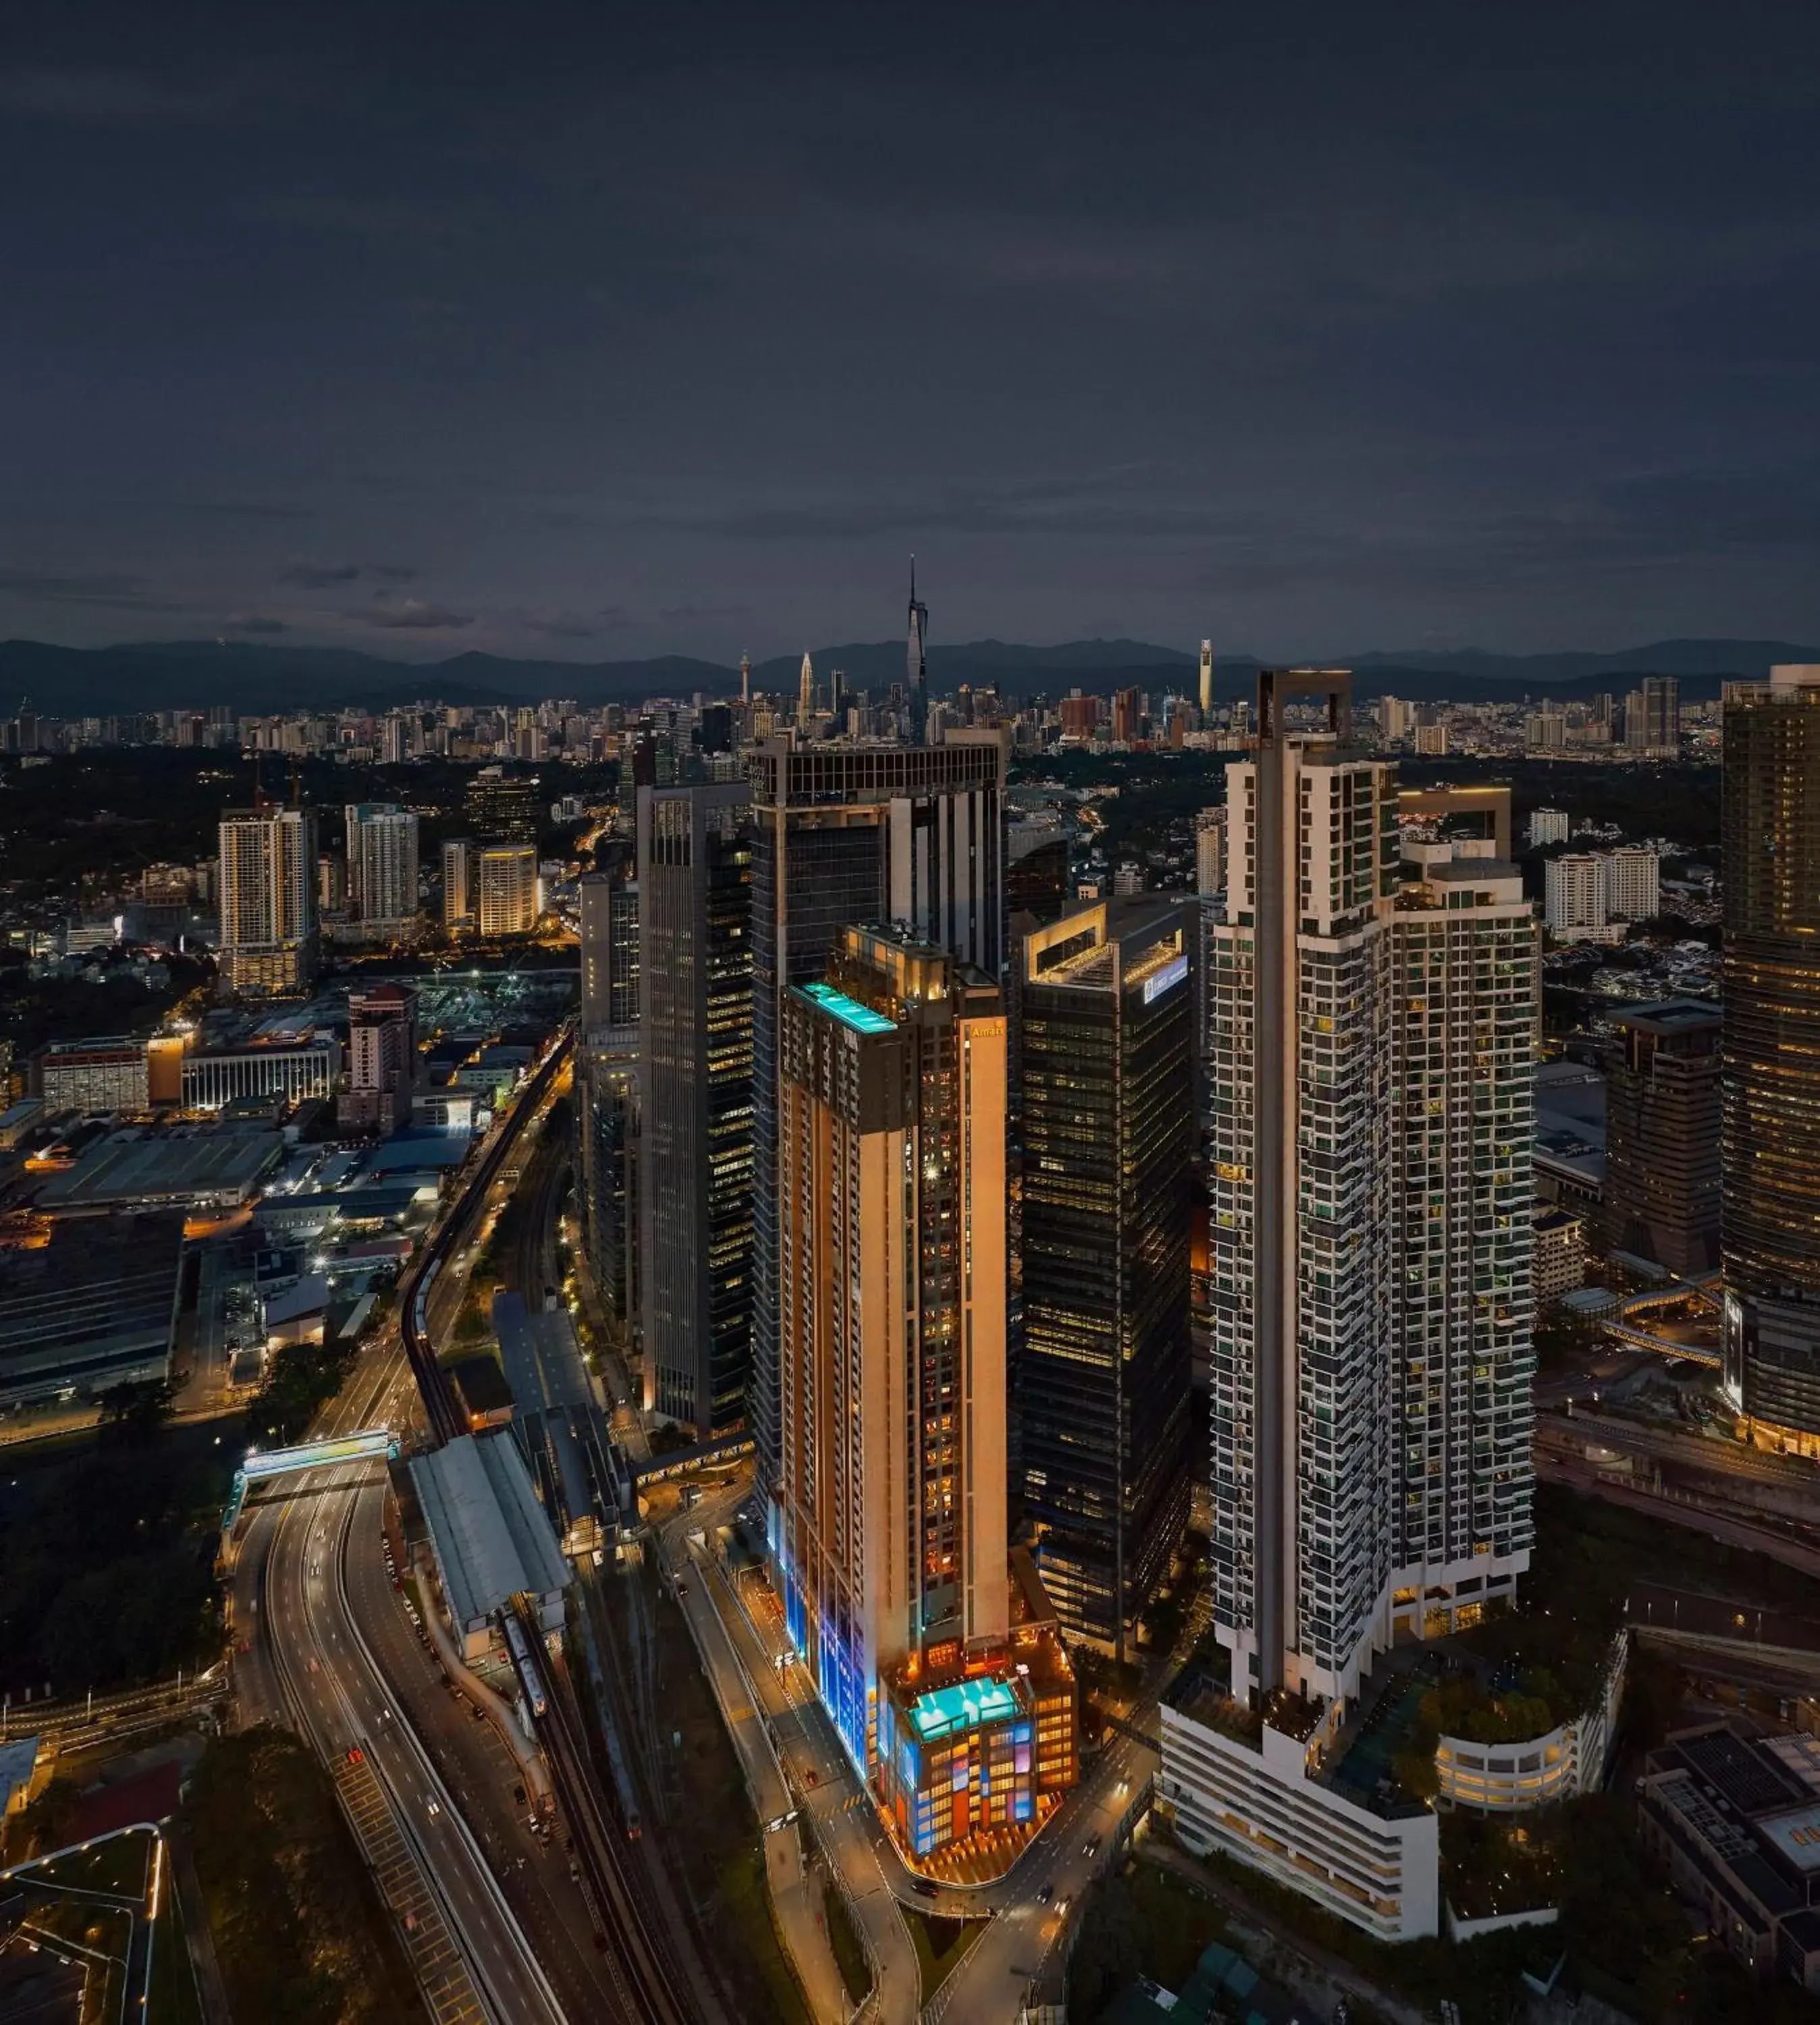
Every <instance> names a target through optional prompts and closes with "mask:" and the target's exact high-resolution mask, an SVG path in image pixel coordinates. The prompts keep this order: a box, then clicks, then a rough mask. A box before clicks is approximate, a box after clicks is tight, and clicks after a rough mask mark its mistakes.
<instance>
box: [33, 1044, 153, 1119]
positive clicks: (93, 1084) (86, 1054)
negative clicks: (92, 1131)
mask: <svg viewBox="0 0 1820 2025" xmlns="http://www.w3.org/2000/svg"><path fill="white" fill-rule="evenodd" d="M38 1086H39V1090H41V1091H42V1093H43V1097H44V1108H45V1109H46V1111H48V1112H51V1113H53V1115H54V1114H55V1113H56V1112H60V1111H143V1110H144V1109H145V1108H146V1104H147V1101H148V1093H147V1086H146V1079H145V1042H143V1041H141V1040H136V1039H134V1037H133V1036H132V1035H130V1034H116V1035H110V1036H108V1038H105V1039H95V1040H87V1041H53V1042H50V1043H49V1045H48V1046H46V1048H45V1049H43V1051H42V1053H40V1054H39V1057H38Z"/></svg>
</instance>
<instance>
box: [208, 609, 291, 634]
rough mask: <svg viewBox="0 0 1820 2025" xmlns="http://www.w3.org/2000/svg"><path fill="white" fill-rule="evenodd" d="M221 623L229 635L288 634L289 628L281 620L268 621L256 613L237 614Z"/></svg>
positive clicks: (231, 615)
mask: <svg viewBox="0 0 1820 2025" xmlns="http://www.w3.org/2000/svg"><path fill="white" fill-rule="evenodd" d="M222 623H223V624H224V625H225V626H226V629H227V630H228V631H229V632H230V633H259V634H271V633H289V631H290V630H291V629H290V627H289V626H287V625H286V624H285V622H284V620H283V619H268V618H267V617H266V616H264V615H263V614H262V613H260V612H233V613H232V614H230V616H229V617H228V618H227V619H225V620H224V621H223V622H222Z"/></svg>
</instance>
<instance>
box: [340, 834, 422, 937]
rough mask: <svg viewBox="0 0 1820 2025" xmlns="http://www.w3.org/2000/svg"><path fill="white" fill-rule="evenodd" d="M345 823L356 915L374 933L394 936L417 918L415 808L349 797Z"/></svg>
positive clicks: (349, 895) (349, 882) (349, 893)
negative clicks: (355, 800)
mask: <svg viewBox="0 0 1820 2025" xmlns="http://www.w3.org/2000/svg"><path fill="white" fill-rule="evenodd" d="M347 899H348V903H349V905H350V906H351V907H352V908H353V910H354V916H355V920H356V921H361V922H363V923H365V924H366V925H367V926H368V927H369V928H371V929H372V930H373V932H374V933H375V934H377V935H385V934H390V935H394V936H395V935H399V933H401V932H403V930H404V929H405V928H407V927H408V926H409V925H410V924H411V923H412V922H414V921H415V920H416V919H417V812H416V810H414V809H406V808H400V807H399V806H398V804H397V803H395V802H350V803H348V804H347Z"/></svg>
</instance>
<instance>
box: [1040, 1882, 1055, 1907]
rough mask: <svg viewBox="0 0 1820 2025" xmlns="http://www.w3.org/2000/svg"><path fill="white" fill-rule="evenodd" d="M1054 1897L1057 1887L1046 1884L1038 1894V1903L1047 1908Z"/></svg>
mask: <svg viewBox="0 0 1820 2025" xmlns="http://www.w3.org/2000/svg"><path fill="white" fill-rule="evenodd" d="M1054 1896H1055V1887H1054V1886H1053V1884H1046V1885H1044V1887H1042V1890H1041V1891H1039V1892H1038V1893H1037V1895H1036V1902H1037V1904H1038V1905H1039V1906H1046V1905H1047V1904H1048V1903H1049V1902H1050V1899H1052V1898H1053V1897H1054Z"/></svg>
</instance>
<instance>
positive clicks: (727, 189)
mask: <svg viewBox="0 0 1820 2025" xmlns="http://www.w3.org/2000/svg"><path fill="white" fill-rule="evenodd" d="M1817 58H1820V5H1816V4H1815V0H1800V4H1795V5H1790V6H1764V5H1753V4H1750V0H1744V4H1740V5H1733V6H1720V5H1718V4H1715V0H1701V4H1698V5H1683V4H1678V0H1655V4H1650V5H1637V6H1619V5H1605V4H1599V3H1598V0H1583V4H1579V5H1573V6H1551V5H1548V4H1545V0H1510V4H1504V0H1453V3H1452V4H1449V5H1446V6H1423V5H1417V4H1405V0H1389V3H1388V4H1385V5H1379V6H1373V5H1370V4H1364V0H1355V4H1352V5H1348V6H1332V7H1329V6H1318V5H1294V6H1291V5H1281V4H1279V5H1274V6H1271V5H1267V4H1263V0H1256V4H1252V5H1249V6H1245V7H1243V8H1239V7H1233V6H1224V5H1219V4H1212V0H1208V4H1203V5H1200V6H1192V7H1185V8H1181V9H1175V8H1164V7H1159V6H1144V5H1141V4H1138V5H1131V4H1127V5H1120V6H1113V5H1105V6H1098V7H1094V8H1091V9H1076V8H1071V7H1068V6H1057V5H1048V6H1041V7H1031V8H1028V9H1027V8H1024V7H1023V6H1010V5H991V4H988V0H977V4H976V5H973V6H961V7H954V8H947V7H943V6H919V7H916V8H914V9H895V8H892V7H888V6H869V5H866V4H865V0H850V4H847V5H845V6H834V7H829V8H825V9H819V8H811V7H786V6H781V5H778V4H773V0H746V4H745V5H743V6H737V7H735V6H727V7H702V6H689V5H686V4H680V5H671V6H664V7H663V8H661V9H650V10H634V9H628V8H625V7H621V6H612V5H610V4H602V5H600V6H575V7H539V6H534V5H528V4H504V5H500V6H493V7H488V8H487V9H479V8H476V7H472V6H462V5H460V4H457V3H456V0H450V4H446V5H444V6H440V7H435V8H430V7H425V8H422V9H417V8H405V7H402V6H381V5H380V4H377V0H375V3H374V4H371V5H369V6H364V7H361V8H358V9H355V8H348V9H339V8H322V7H313V6H308V5H305V4H299V5H294V6H283V7H263V6H257V5H245V4H243V5H237V6H217V7H211V8H186V7H182V6H171V5H167V4H164V0H132V4H128V5H121V6H87V5H83V4H82V0H64V4H60V5H56V6H50V5H38V4H34V0H12V4H10V5H9V6H7V7H6V9H5V10H4V13H3V14H0V189H4V191H5V193H6V195H5V198H4V200H3V201H0V637H17V636H28V637H35V638H47V639H53V640H61V641H69V642H72V643H75V644H99V643H101V642H105V641H123V640H137V639H150V638H208V637H214V636H216V635H222V636H226V637H239V638H251V639H267V640H270V641H273V642H275V643H279V644H284V643H287V642H291V643H299V644H302V643H311V642H319V641H336V642H340V643H341V644H345V645H357V646H360V647H362V648H364V649H368V650H370V651H372V652H380V653H385V654H392V655H398V654H404V655H410V656H426V655H439V654H445V653H451V652H458V651H460V650H461V649H465V648H468V647H481V648H485V649H492V650H496V651H499V652H520V653H532V654H539V655H546V656H561V657H564V658H574V659H578V660H603V659H609V658H617V657H623V656H632V655H645V654H650V653H656V652H688V653H700V654H706V655H709V656H714V657H715V658H717V659H721V660H731V659H732V658H734V657H735V656H737V654H738V652H740V650H741V648H742V647H744V648H749V649H751V650H752V653H753V654H754V656H763V655H766V654H770V653H775V652H787V651H792V650H794V649H799V648H800V647H802V646H803V645H819V644H822V643H825V642H831V641H845V640H851V639H876V638H883V637H887V636H888V635H890V634H893V633H894V632H895V631H897V630H899V627H900V624H901V621H902V616H903V604H904V594H905V582H904V579H905V574H906V559H907V557H908V555H909V553H910V551H911V550H912V549H914V550H915V551H916V552H917V555H918V557H919V563H918V571H919V577H920V579H921V586H922V588H923V590H924V593H925V596H926V597H927V598H928V602H929V604H930V605H931V606H932V609H933V612H934V621H933V630H934V634H935V637H936V639H937V641H944V640H945V641H957V640H961V639H966V638H978V637H980V636H983V635H988V634H990V635H996V636H997V637H998V638H1005V639H1016V640H1023V641H1038V642H1044V643H1047V642H1051V641H1058V640H1064V639H1069V638H1077V637H1082V636H1090V635H1094V634H1105V635H1109V636H1110V635H1116V634H1123V635H1128V636H1133V637H1136V638H1144V639H1149V640H1154V641H1163V642H1166V643H1168V644H1171V645H1192V643H1193V641H1194V640H1196V639H1197V638H1199V636H1200V634H1203V633H1207V632H1211V634H1213V635H1214V636H1215V638H1216V640H1217V641H1219V644H1220V645H1221V646H1222V647H1223V648H1228V649H1233V650H1234V651H1241V650H1251V651H1256V652H1268V653H1271V654H1291V653H1293V654H1303V653H1337V652H1348V651H1354V652H1356V651H1361V650H1362V649H1366V648H1371V647H1377V648H1383V649H1397V648H1404V649H1410V648H1428V649H1437V648H1448V647H1454V646H1459V645H1476V646H1480V647H1484V648H1490V649H1506V650H1512V651H1525V650H1536V649H1554V648H1564V647H1608V648H1615V647H1619V646H1623V645H1631V644H1634V643H1638V642H1641V641H1646V640H1651V639H1655V638H1662V637H1664V636H1668V635H1675V634H1757V635H1762V634H1781V635H1784V636H1787V637H1790V638H1803V637H1806V638H1820V568H1816V567H1815V561H1816V553H1817V549H1816V538H1817V536H1820V384H1817V383H1820V118H1817V113H1820V63H1817V61H1816V59H1817Z"/></svg>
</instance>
